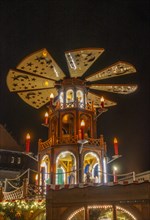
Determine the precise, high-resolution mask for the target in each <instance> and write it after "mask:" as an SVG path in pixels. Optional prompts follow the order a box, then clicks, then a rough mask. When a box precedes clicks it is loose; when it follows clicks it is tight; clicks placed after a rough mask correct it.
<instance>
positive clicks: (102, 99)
mask: <svg viewBox="0 0 150 220" xmlns="http://www.w3.org/2000/svg"><path fill="white" fill-rule="evenodd" d="M101 107H102V108H104V97H103V96H102V97H101Z"/></svg>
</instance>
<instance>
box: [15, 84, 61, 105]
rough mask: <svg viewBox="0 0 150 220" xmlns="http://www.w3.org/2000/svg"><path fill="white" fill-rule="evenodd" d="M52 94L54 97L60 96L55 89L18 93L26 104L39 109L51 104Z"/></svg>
mask: <svg viewBox="0 0 150 220" xmlns="http://www.w3.org/2000/svg"><path fill="white" fill-rule="evenodd" d="M51 93H53V94H54V96H57V94H58V93H57V90H56V89H55V88H51V89H45V90H35V91H27V92H18V95H19V96H20V97H21V98H22V99H23V101H24V102H26V103H27V104H29V105H31V106H32V107H34V108H36V109H38V108H40V107H42V106H43V105H45V104H46V103H48V102H49V100H50V94H51Z"/></svg>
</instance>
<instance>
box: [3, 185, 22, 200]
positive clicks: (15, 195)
mask: <svg viewBox="0 0 150 220" xmlns="http://www.w3.org/2000/svg"><path fill="white" fill-rule="evenodd" d="M3 195H4V200H14V199H21V198H23V186H21V187H20V188H18V189H16V190H13V191H11V192H3Z"/></svg>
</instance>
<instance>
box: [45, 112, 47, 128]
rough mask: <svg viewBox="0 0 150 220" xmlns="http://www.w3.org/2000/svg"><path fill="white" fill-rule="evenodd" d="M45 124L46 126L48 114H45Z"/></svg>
mask: <svg viewBox="0 0 150 220" xmlns="http://www.w3.org/2000/svg"><path fill="white" fill-rule="evenodd" d="M45 124H46V125H47V124H48V112H46V113H45Z"/></svg>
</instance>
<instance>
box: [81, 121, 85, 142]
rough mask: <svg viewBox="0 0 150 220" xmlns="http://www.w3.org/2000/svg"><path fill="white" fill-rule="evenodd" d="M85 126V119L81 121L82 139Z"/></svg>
mask: <svg viewBox="0 0 150 220" xmlns="http://www.w3.org/2000/svg"><path fill="white" fill-rule="evenodd" d="M84 127H85V121H84V120H82V121H81V139H82V140H83V139H84Z"/></svg>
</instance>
